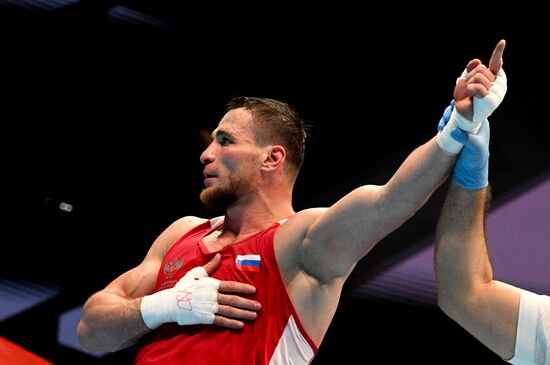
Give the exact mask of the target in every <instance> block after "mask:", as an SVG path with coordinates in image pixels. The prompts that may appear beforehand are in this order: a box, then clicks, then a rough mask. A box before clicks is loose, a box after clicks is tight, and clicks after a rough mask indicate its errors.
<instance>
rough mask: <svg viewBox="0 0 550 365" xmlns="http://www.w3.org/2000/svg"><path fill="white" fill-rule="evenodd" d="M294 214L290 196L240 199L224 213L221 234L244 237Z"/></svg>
mask: <svg viewBox="0 0 550 365" xmlns="http://www.w3.org/2000/svg"><path fill="white" fill-rule="evenodd" d="M293 213H294V209H293V208H292V199H291V194H284V195H283V194H266V193H262V192H255V194H254V196H247V197H243V198H241V199H240V200H239V201H238V202H237V203H235V204H233V205H232V206H231V207H229V208H228V209H227V210H226V212H225V220H224V228H223V233H222V234H224V235H225V234H227V235H234V237H235V238H238V237H244V236H247V235H249V234H252V233H254V232H257V231H260V230H262V229H264V228H266V227H268V226H269V225H270V224H272V223H273V222H277V221H279V220H281V219H285V218H288V217H289V216H290V215H292V214H293Z"/></svg>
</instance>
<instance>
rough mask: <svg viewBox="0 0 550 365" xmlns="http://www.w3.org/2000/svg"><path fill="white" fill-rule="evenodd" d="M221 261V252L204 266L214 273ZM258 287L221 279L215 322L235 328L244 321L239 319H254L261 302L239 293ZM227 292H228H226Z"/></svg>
mask: <svg viewBox="0 0 550 365" xmlns="http://www.w3.org/2000/svg"><path fill="white" fill-rule="evenodd" d="M220 262H221V256H220V254H216V255H215V256H214V257H213V258H212V260H210V262H208V263H207V264H206V265H204V266H203V268H204V269H205V270H206V272H207V273H208V274H211V273H213V272H214V271H215V270H216V269H217V268H218V266H219V265H220ZM255 292H256V288H255V287H254V286H252V285H250V284H245V283H239V282H236V281H220V286H219V288H218V311H217V312H216V315H215V316H214V322H213V323H214V324H216V325H219V326H222V327H228V328H233V329H240V328H242V327H243V326H244V322H242V321H239V320H238V319H244V320H253V319H255V318H256V315H257V313H256V312H258V311H259V310H260V309H261V307H262V306H261V304H260V303H259V302H257V301H255V300H250V299H246V298H244V297H242V296H239V295H233V294H229V293H238V294H254V293H255ZM224 293H227V294H224Z"/></svg>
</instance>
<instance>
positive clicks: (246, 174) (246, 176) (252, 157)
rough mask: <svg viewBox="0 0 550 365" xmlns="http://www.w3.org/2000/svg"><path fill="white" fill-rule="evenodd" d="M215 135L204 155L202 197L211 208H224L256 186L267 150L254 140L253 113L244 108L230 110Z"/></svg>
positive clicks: (207, 206)
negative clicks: (264, 151)
mask: <svg viewBox="0 0 550 365" xmlns="http://www.w3.org/2000/svg"><path fill="white" fill-rule="evenodd" d="M212 136H213V141H212V143H210V145H209V146H208V147H207V148H206V150H205V151H204V152H203V153H202V154H201V157H200V159H201V162H202V163H203V164H204V165H205V166H204V177H205V179H204V185H205V188H204V189H203V190H202V192H201V195H200V199H201V201H202V203H203V204H204V205H205V207H206V208H208V209H214V210H224V209H227V208H229V207H230V206H231V205H233V204H235V203H236V202H238V201H239V200H240V199H245V197H246V196H251V194H252V193H253V192H254V190H255V189H256V187H257V185H258V184H257V182H258V179H259V177H260V167H261V163H262V161H263V150H262V149H261V148H260V147H258V146H256V145H255V143H254V136H253V130H252V121H251V115H250V113H249V112H248V111H246V110H244V109H242V108H241V109H234V110H231V111H229V112H228V113H227V114H226V115H225V116H224V117H223V118H222V120H221V121H220V123H219V124H218V128H216V130H214V133H212Z"/></svg>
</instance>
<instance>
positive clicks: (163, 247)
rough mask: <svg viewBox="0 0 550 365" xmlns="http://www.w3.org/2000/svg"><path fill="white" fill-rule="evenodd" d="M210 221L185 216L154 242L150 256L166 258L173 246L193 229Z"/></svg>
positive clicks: (173, 223)
mask: <svg viewBox="0 0 550 365" xmlns="http://www.w3.org/2000/svg"><path fill="white" fill-rule="evenodd" d="M206 221H208V219H205V218H199V217H195V216H185V217H182V218H179V219H177V220H175V221H174V222H172V223H171V224H170V225H169V226H168V227H167V228H166V229H165V230H164V231H163V232H162V233H161V234H160V235H159V236H158V237H157V239H156V240H155V242H153V245H152V246H151V250H150V251H149V254H152V255H153V256H155V257H164V255H165V254H166V252H168V250H169V249H170V247H172V245H173V244H174V243H175V242H176V241H177V240H178V239H179V238H180V237H181V236H183V235H184V234H186V233H187V232H189V231H190V230H191V229H192V228H194V227H196V226H198V225H199V224H202V223H204V222H206Z"/></svg>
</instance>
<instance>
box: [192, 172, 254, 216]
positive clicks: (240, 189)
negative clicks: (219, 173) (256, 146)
mask: <svg viewBox="0 0 550 365" xmlns="http://www.w3.org/2000/svg"><path fill="white" fill-rule="evenodd" d="M256 174H257V173H256V172H255V167H254V166H253V165H252V164H244V165H243V166H241V167H240V168H239V169H232V170H231V171H230V172H229V173H228V174H226V176H227V180H226V182H225V184H224V183H221V184H219V185H217V186H212V187H210V188H205V189H203V190H202V191H201V194H200V199H201V202H202V204H203V205H204V207H205V208H206V209H208V210H213V211H223V210H227V209H228V208H229V207H230V206H231V205H233V204H234V203H236V202H237V201H238V200H239V199H240V198H241V197H243V196H244V195H246V194H247V192H250V191H251V190H254V189H253V186H254V181H256V179H257V177H256Z"/></svg>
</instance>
